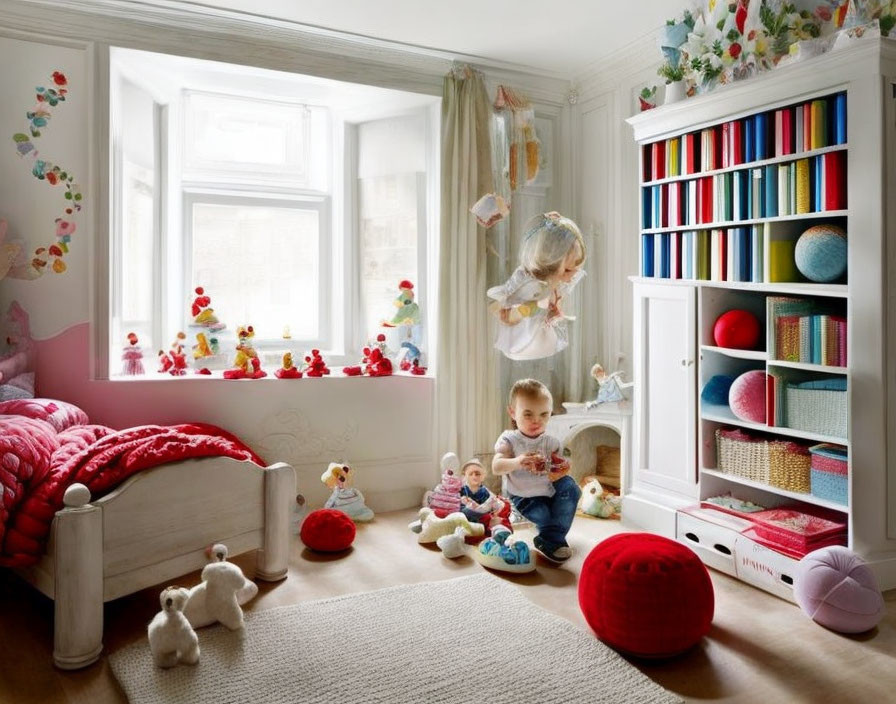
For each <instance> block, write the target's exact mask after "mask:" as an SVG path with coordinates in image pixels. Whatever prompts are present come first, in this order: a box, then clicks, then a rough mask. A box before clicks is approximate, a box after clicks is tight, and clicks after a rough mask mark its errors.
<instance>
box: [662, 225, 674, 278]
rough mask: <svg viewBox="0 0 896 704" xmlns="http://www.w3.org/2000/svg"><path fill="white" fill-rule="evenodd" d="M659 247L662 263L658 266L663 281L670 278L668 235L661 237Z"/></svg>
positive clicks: (669, 236)
mask: <svg viewBox="0 0 896 704" xmlns="http://www.w3.org/2000/svg"><path fill="white" fill-rule="evenodd" d="M661 246H662V262H661V265H660V276H661V277H662V278H664V279H669V278H671V276H672V271H671V267H670V264H671V261H672V250H671V246H672V245H671V235H669V234H668V233H666V234H664V235H662V240H661Z"/></svg>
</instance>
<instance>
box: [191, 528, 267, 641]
mask: <svg viewBox="0 0 896 704" xmlns="http://www.w3.org/2000/svg"><path fill="white" fill-rule="evenodd" d="M210 556H211V559H212V562H211V563H209V564H208V565H206V567H205V569H203V570H202V581H201V582H200V583H199V584H197V585H196V586H195V587H193V588H192V589H190V591H189V594H188V596H187V603H186V605H185V606H184V616H186V617H187V621H189V622H190V625H191V626H193V628H202V627H203V626H208V625H209V624H212V623H215V622H216V621H219V620H221V619H219V618H218V617H217V616H216V614H217V613H218V612H219V611H220V610H221V609H220V608H219V605H218V604H217V603H216V602H215V600H216V599H218V598H226V597H227V594H226V590H222V589H218V588H217V586H212V587H211V594H212V596H211V597H210V591H209V590H210V586H209V580H208V578H207V577H206V570H207V569H208V568H209V567H211V566H212V565H214V564H215V563H225V564H227V572H228V573H229V574H236V572H239V576H240V577H241V578H242V582H241V584H240V586H239V587H237V588H236V590H235V597H236V603H237V609H239V607H240V606H242V605H243V604H245V603H246V602H247V601H250V600H251V599H253V598H255V595H256V594H258V585H257V584H255V582H253V581H252V580H250V579H246V577H245V576H244V575H243V572H242V570H240V568H239V567H237V566H236V565H234V564H231V563H229V562H225V561H226V560H227V546H225V545H222V544H221V543H215V544H214V545H212V547H211V549H210ZM208 574H209V575H212V574H213V572H209V573H208ZM214 574H217V573H216V572H214ZM212 579H214V580H217V581H218V582H219V583H223V582H224V579H223V578H222V577H219V576H214V577H212ZM230 580H231V577H229V576H228V577H227V582H228V583H230ZM232 581H233V583H234V584H236V578H235V577H233V578H232ZM210 598H211V600H212V603H211V604H209V599H210ZM224 611H225V613H226V614H231V613H232V612H233V609H232V608H229V607H228V608H226V609H224ZM240 621H242V610H240ZM231 622H233V621H231ZM222 623H224V621H222ZM225 625H227V624H226V623H225ZM228 628H239V626H228Z"/></svg>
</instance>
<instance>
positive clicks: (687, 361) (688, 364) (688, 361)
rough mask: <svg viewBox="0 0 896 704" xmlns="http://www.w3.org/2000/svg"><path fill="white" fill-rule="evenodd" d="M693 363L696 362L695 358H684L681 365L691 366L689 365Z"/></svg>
mask: <svg viewBox="0 0 896 704" xmlns="http://www.w3.org/2000/svg"><path fill="white" fill-rule="evenodd" d="M693 363H694V360H693V359H683V360H681V366H683V367H689V366H691V365H692V364H693Z"/></svg>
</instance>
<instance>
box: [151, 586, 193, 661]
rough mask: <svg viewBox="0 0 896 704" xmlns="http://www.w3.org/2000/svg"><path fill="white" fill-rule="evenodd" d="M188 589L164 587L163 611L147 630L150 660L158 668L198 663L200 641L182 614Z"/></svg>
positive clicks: (161, 602) (161, 598) (161, 599)
mask: <svg viewBox="0 0 896 704" xmlns="http://www.w3.org/2000/svg"><path fill="white" fill-rule="evenodd" d="M187 594H188V592H187V590H186V589H183V588H182V587H166V588H165V589H163V590H162V593H161V594H159V603H160V604H161V605H162V610H161V611H160V612H159V613H157V614H156V615H155V616H154V617H153V619H152V621H150V623H149V626H148V627H147V629H146V630H147V634H148V635H149V649H150V651H151V652H152V659H153V660H154V661H155V663H156V665H158V666H159V667H174V666H175V665H177V663H178V662H183V663H186V664H187V665H195V664H196V663H197V662H199V639H198V638H197V637H196V632H195V631H194V630H193V628H192V627H191V626H190V623H189V621H187V619H186V617H185V616H184V614H183V608H184V604H186V603H187Z"/></svg>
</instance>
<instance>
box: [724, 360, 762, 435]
mask: <svg viewBox="0 0 896 704" xmlns="http://www.w3.org/2000/svg"><path fill="white" fill-rule="evenodd" d="M728 405H729V406H731V412H732V413H733V414H734V415H736V416H737V417H738V418H740V419H741V420H746V421H749V422H752V423H765V372H764V371H761V370H759V369H754V370H753V371H751V372H744V373H743V374H741V375H740V376H739V377H737V379H735V380H734V383H733V384H731V390H730V391H729V392H728Z"/></svg>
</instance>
